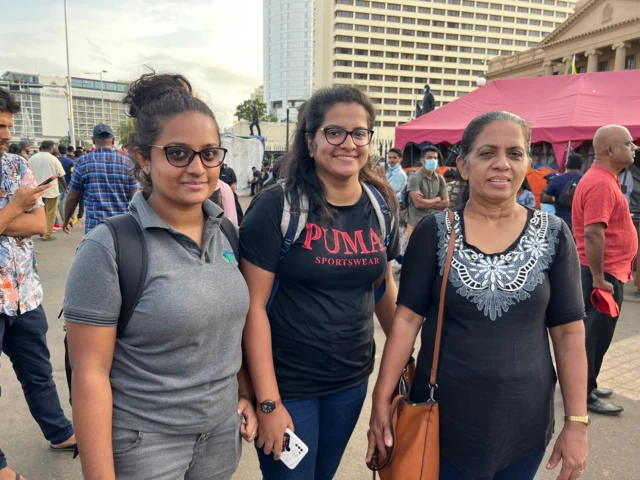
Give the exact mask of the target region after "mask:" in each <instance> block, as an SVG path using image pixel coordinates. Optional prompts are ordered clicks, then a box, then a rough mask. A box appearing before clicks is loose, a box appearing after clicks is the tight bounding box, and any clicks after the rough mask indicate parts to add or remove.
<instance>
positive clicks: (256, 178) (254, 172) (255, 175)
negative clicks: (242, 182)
mask: <svg viewBox="0 0 640 480" xmlns="http://www.w3.org/2000/svg"><path fill="white" fill-rule="evenodd" d="M259 182H260V172H259V171H258V169H257V168H256V167H251V180H250V181H249V184H250V185H251V196H254V195H255V194H256V188H257V187H258V186H259V185H258V183H259Z"/></svg>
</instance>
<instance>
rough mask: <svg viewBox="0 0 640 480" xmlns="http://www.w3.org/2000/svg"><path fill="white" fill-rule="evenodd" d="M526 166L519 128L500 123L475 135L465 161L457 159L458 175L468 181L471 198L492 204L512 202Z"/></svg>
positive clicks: (505, 122) (494, 123) (524, 149)
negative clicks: (459, 173)
mask: <svg viewBox="0 0 640 480" xmlns="http://www.w3.org/2000/svg"><path fill="white" fill-rule="evenodd" d="M529 164H530V160H529V157H528V148H527V145H526V140H525V136H524V133H523V131H522V128H521V127H520V126H519V125H517V124H515V123H513V122H508V121H502V120H499V121H495V122H492V123H490V124H489V125H488V126H486V127H485V128H484V129H483V130H482V131H481V132H480V133H479V134H478V136H477V138H476V140H475V142H474V144H473V148H472V149H471V151H470V152H469V155H468V157H467V159H466V161H462V159H460V158H459V159H458V168H459V169H460V172H461V173H462V175H463V177H465V178H468V179H469V188H470V196H471V198H472V199H473V198H476V199H478V200H482V201H483V202H486V203H494V204H500V203H504V202H508V201H512V202H515V200H516V196H517V193H518V190H519V189H520V187H521V186H522V182H523V181H524V177H525V175H526V173H527V169H528V168H529Z"/></svg>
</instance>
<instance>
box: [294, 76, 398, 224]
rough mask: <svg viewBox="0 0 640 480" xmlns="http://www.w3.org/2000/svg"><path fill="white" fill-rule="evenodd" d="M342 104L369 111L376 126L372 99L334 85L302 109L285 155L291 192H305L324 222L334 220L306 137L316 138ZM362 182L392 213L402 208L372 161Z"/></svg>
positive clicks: (370, 123) (369, 118) (370, 122)
mask: <svg viewBox="0 0 640 480" xmlns="http://www.w3.org/2000/svg"><path fill="white" fill-rule="evenodd" d="M339 103H348V104H357V105H361V106H362V107H363V108H364V109H365V111H366V112H367V126H368V128H373V126H374V124H375V116H376V114H375V108H374V106H373V103H372V102H371V99H370V98H369V97H368V96H367V95H366V94H365V93H363V92H362V91H361V90H359V89H357V88H355V87H351V86H348V85H333V86H332V87H328V88H323V89H320V90H318V91H316V92H315V93H314V94H313V95H312V96H311V98H310V99H309V100H307V101H306V102H305V103H304V104H303V106H302V107H301V108H300V110H299V113H298V124H297V126H296V131H295V135H294V137H293V143H292V144H291V149H290V150H289V151H288V152H287V153H286V154H285V159H284V165H283V169H284V177H286V179H287V180H286V183H285V190H286V191H287V193H289V192H291V191H292V190H294V189H297V190H298V191H300V192H302V193H304V195H306V197H307V198H308V199H309V210H310V211H313V212H316V213H317V214H318V215H319V216H320V218H321V219H322V220H324V221H326V220H330V219H331V217H332V214H331V210H330V208H329V204H328V202H327V200H326V198H325V192H324V187H323V185H322V181H321V180H320V178H319V177H318V175H317V173H316V162H315V160H314V159H313V158H312V157H311V155H310V154H309V149H308V148H307V141H306V136H307V135H309V137H313V136H314V135H315V134H316V132H317V131H318V129H319V128H320V126H321V125H322V122H324V118H325V115H326V114H327V112H328V111H329V110H330V109H331V108H332V107H334V106H335V105H337V104H339ZM359 177H360V181H361V182H364V183H368V184H369V185H372V186H373V187H375V188H376V189H377V190H378V191H379V192H380V194H381V195H382V196H383V197H384V199H385V201H386V202H387V205H389V208H390V209H391V211H392V212H395V211H396V210H397V208H398V200H397V198H396V195H395V193H394V191H393V189H392V188H391V186H389V184H388V183H387V182H386V181H385V180H384V179H381V178H380V177H379V176H378V175H376V173H375V172H374V171H373V169H372V167H371V164H370V162H366V163H365V165H364V167H363V168H362V169H361V170H360V174H359Z"/></svg>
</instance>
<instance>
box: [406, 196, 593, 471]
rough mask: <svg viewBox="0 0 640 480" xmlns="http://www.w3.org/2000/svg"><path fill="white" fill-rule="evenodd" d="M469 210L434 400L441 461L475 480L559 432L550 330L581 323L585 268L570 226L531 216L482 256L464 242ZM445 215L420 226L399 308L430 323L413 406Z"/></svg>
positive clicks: (425, 365)
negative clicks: (500, 247) (506, 242)
mask: <svg viewBox="0 0 640 480" xmlns="http://www.w3.org/2000/svg"><path fill="white" fill-rule="evenodd" d="M463 209H464V205H461V206H460V207H457V208H455V209H454V212H455V214H456V223H457V228H456V230H457V241H456V247H455V253H454V259H453V262H452V267H451V273H450V276H449V283H448V287H447V292H446V297H445V310H444V312H445V314H444V319H443V330H442V343H441V350H440V363H439V371H438V379H437V383H438V386H439V388H438V390H437V394H436V398H437V399H438V401H439V402H440V437H441V439H440V445H441V452H442V455H443V456H444V457H445V458H447V459H448V460H449V461H451V462H452V463H454V464H455V465H456V466H457V467H458V468H459V469H460V470H461V471H462V472H464V473H465V475H467V476H468V477H469V479H470V480H490V479H492V478H493V476H494V475H495V473H496V472H498V471H500V470H502V469H504V468H505V467H507V466H508V465H509V464H510V463H512V462H513V461H515V460H517V459H518V458H521V457H524V456H527V455H530V454H534V453H542V452H544V450H545V448H546V446H547V444H548V442H549V440H550V438H551V434H552V431H553V425H554V421H553V418H554V417H553V394H554V386H555V380H556V376H555V371H554V368H553V363H552V361H551V352H550V346H549V340H548V333H547V329H549V328H553V327H556V326H558V325H562V324H566V323H569V322H573V321H576V320H582V319H583V318H584V303H583V299H582V291H581V285H580V273H579V272H580V263H579V261H578V253H577V251H576V247H575V243H574V242H573V239H572V236H571V232H570V231H569V229H568V227H567V225H566V224H565V223H564V222H563V221H562V220H560V219H559V218H557V217H555V216H553V215H549V214H547V213H543V212H539V211H534V210H531V209H530V210H529V213H528V222H527V225H526V227H525V229H524V230H523V232H522V234H521V236H520V238H518V240H517V241H516V242H514V243H513V245H511V246H510V247H509V248H508V249H507V250H505V252H503V253H501V254H492V255H485V254H483V253H482V252H480V251H479V250H478V249H477V248H475V247H473V246H471V245H468V244H467V243H466V242H465V241H464V214H463ZM449 231H450V229H449V222H448V220H446V219H445V214H444V213H439V214H436V215H433V216H430V217H426V218H425V219H424V220H422V221H421V222H420V223H419V224H418V226H417V228H416V229H415V231H414V232H413V234H412V236H411V241H410V242H409V246H408V247H407V251H406V253H405V257H404V262H403V267H402V282H401V284H400V292H399V295H398V303H399V304H401V305H404V306H406V307H408V308H409V309H411V310H412V311H414V312H416V313H418V314H420V315H423V316H425V317H426V320H425V323H424V325H423V328H422V337H421V339H422V343H421V350H420V354H419V357H418V366H417V371H416V376H415V381H414V384H413V387H412V392H411V396H412V400H413V401H415V402H423V401H426V400H427V399H428V398H429V376H430V370H431V362H432V360H433V345H434V339H435V326H436V323H437V318H438V303H439V297H440V287H441V282H442V273H443V271H444V262H445V261H446V255H447V245H448V238H449V233H448V232H449Z"/></svg>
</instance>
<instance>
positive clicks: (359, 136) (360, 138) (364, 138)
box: [320, 127, 373, 147]
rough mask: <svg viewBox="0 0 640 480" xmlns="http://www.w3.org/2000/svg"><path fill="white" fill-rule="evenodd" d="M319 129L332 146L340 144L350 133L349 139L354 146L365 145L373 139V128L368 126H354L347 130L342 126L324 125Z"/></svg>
mask: <svg viewBox="0 0 640 480" xmlns="http://www.w3.org/2000/svg"><path fill="white" fill-rule="evenodd" d="M320 130H322V131H323V132H324V138H326V139H327V143H329V144H330V145H334V146H340V145H342V144H343V143H344V142H345V141H346V140H347V137H348V136H349V135H351V140H353V144H354V145H355V146H356V147H366V146H367V145H369V144H370V143H371V140H372V139H373V130H370V129H368V128H356V129H355V130H351V131H349V130H345V129H344V128H342V127H325V128H321V129H320Z"/></svg>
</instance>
